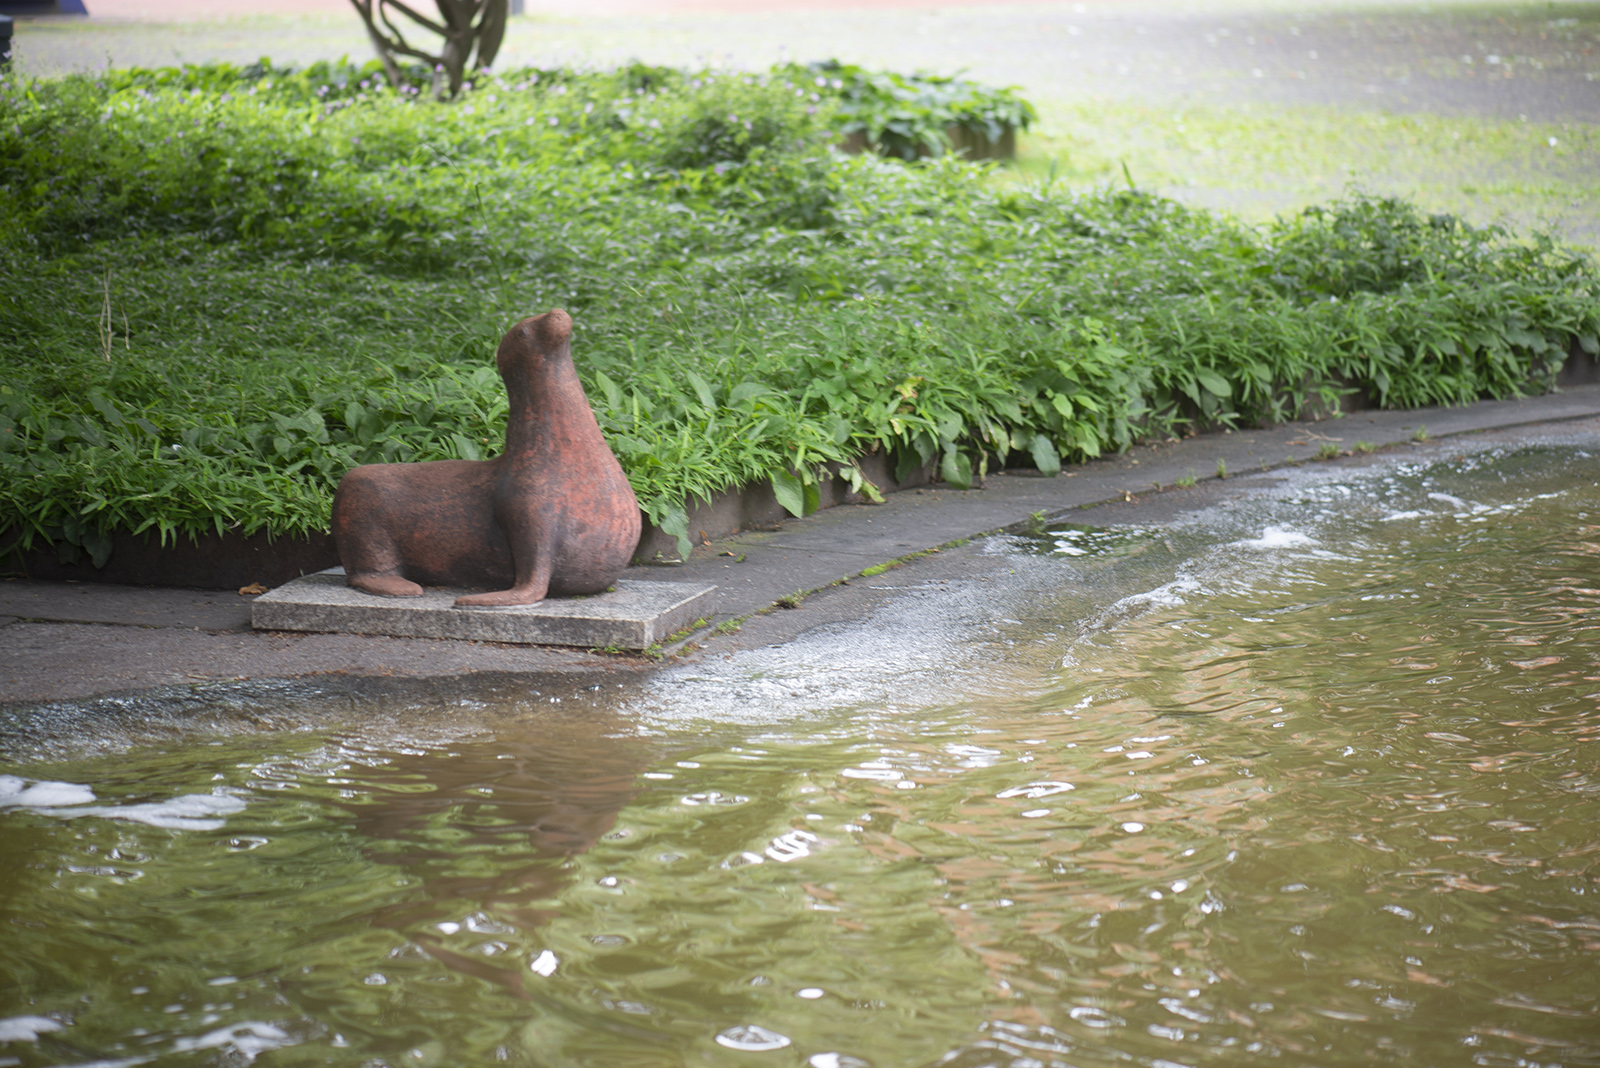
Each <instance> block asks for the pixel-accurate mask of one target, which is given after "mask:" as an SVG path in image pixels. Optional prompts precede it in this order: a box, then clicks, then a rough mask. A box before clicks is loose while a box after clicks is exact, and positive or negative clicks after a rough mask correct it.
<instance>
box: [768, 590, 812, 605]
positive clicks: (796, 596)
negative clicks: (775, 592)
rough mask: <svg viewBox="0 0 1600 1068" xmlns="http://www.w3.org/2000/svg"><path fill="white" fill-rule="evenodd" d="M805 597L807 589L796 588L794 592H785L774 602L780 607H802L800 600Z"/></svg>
mask: <svg viewBox="0 0 1600 1068" xmlns="http://www.w3.org/2000/svg"><path fill="white" fill-rule="evenodd" d="M805 599H806V591H805V590H795V591H794V592H793V593H786V594H784V595H783V596H782V597H779V598H778V599H777V600H776V601H773V602H772V603H773V604H774V605H776V606H777V607H779V608H799V607H800V602H801V601H803V600H805Z"/></svg>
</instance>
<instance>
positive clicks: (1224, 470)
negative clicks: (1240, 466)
mask: <svg viewBox="0 0 1600 1068" xmlns="http://www.w3.org/2000/svg"><path fill="white" fill-rule="evenodd" d="M1217 477H1218V478H1227V477H1228V461H1227V460H1218V461H1217Z"/></svg>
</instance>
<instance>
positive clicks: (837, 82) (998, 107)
mask: <svg viewBox="0 0 1600 1068" xmlns="http://www.w3.org/2000/svg"><path fill="white" fill-rule="evenodd" d="M804 69H805V71H806V72H807V73H808V74H809V75H810V76H811V81H812V83H813V84H814V85H816V86H817V87H818V91H819V93H820V94H822V95H827V96H832V97H835V98H836V100H837V102H838V112H837V114H838V121H837V122H836V123H835V126H836V128H837V129H838V130H839V132H840V133H842V134H845V135H846V136H849V135H851V134H859V135H860V137H861V140H862V142H863V143H864V144H865V145H866V146H868V147H870V148H872V149H873V150H874V151H877V152H881V153H883V154H884V155H888V156H895V157H897V158H899V159H903V160H915V159H917V158H918V157H919V156H941V155H944V154H945V153H946V152H949V151H950V150H951V144H950V134H949V131H950V128H951V127H966V128H967V129H969V130H973V131H976V132H979V133H981V134H983V136H984V137H985V138H986V139H987V140H988V141H989V142H991V143H995V144H997V143H999V141H1000V138H1001V136H1002V135H1003V134H1004V133H1005V132H1006V130H1008V129H1011V130H1026V129H1027V128H1028V127H1029V126H1030V125H1032V123H1033V121H1034V119H1036V118H1037V117H1038V115H1037V113H1036V112H1035V111H1034V109H1033V105H1032V104H1030V103H1029V102H1028V101H1026V100H1024V99H1023V98H1022V97H1021V96H1020V95H1018V93H1017V91H1016V90H1015V89H994V88H991V87H989V86H986V85H980V84H978V83H977V82H969V81H967V80H965V79H963V78H954V77H947V76H942V75H937V74H910V75H908V74H896V73H895V72H893V71H869V70H865V69H863V68H861V67H858V66H854V65H852V64H846V63H840V62H838V61H836V60H828V61H826V62H822V63H812V64H810V66H808V67H806V68H804Z"/></svg>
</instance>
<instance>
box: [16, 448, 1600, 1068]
mask: <svg viewBox="0 0 1600 1068" xmlns="http://www.w3.org/2000/svg"><path fill="white" fill-rule="evenodd" d="M1597 482H1600V458H1596V456H1593V455H1590V454H1589V453H1588V452H1586V451H1585V450H1584V449H1582V448H1580V447H1574V446H1570V445H1568V446H1549V447H1544V448H1537V449H1529V450H1523V451H1519V452H1511V453H1505V454H1500V453H1492V452H1482V453H1478V454H1475V455H1470V456H1466V457H1465V458H1460V459H1457V460H1455V461H1453V462H1449V463H1437V464H1434V465H1431V466H1424V465H1420V464H1418V465H1413V466H1405V465H1401V464H1397V463H1390V464H1387V465H1381V466H1376V467H1373V468H1370V469H1367V470H1363V471H1339V472H1328V471H1322V472H1314V473H1309V474H1305V475H1302V476H1300V477H1299V478H1298V480H1297V481H1295V482H1293V483H1291V484H1290V485H1288V486H1287V487H1285V488H1284V489H1282V490H1280V491H1278V492H1276V493H1274V494H1270V495H1268V496H1265V497H1261V498H1257V499H1254V500H1249V501H1244V502H1239V503H1236V504H1233V505H1231V506H1228V507H1222V508H1217V509H1214V510H1212V511H1210V512H1207V513H1203V514H1201V515H1199V516H1197V517H1194V518H1193V519H1191V520H1189V521H1186V522H1183V523H1180V524H1178V525H1177V526H1175V527H1171V528H1168V529H1163V530H1150V531H1139V530H1133V531H1112V532H1094V531H1083V530H1077V529H1074V528H1071V527H1066V526H1061V527H1058V528H1052V529H1051V530H1050V531H1048V532H1046V533H1044V534H1042V535H1040V536H1039V537H1036V538H1014V539H995V540H993V541H990V542H988V543H986V544H985V545H983V546H981V547H980V548H979V549H978V550H977V551H976V552H975V555H974V558H973V566H972V568H971V573H970V577H968V578H955V577H951V578H949V579H948V580H940V581H930V582H929V583H928V584H927V585H926V587H925V588H922V589H918V590H914V591H912V592H911V593H909V594H908V595H906V596H904V597H902V598H900V599H898V600H896V601H894V602H892V604H891V606H890V607H889V608H887V609H885V610H884V611H883V612H882V613H880V614H879V616H877V617H876V618H873V619H869V620H863V621H861V622H859V623H857V624H852V625H850V626H847V627H837V628H833V629H829V630H825V631H821V632H815V633H813V634H811V635H808V636H807V637H806V638H804V639H803V640H801V641H798V642H795V643H792V644H790V645H787V646H783V647H779V648H777V649H773V650H769V651H765V652H762V653H759V654H743V655H739V656H736V657H734V658H732V659H726V660H718V661H708V662H706V663H703V664H696V665H691V666H689V667H687V668H683V669H679V670H677V671H675V672H673V673H670V674H668V675H666V676H664V677H662V678H660V679H658V680H656V681H654V682H653V683H651V684H650V685H649V687H648V688H647V689H646V690H645V691H644V692H642V693H641V692H638V691H622V690H617V691H615V692H610V691H601V692H593V693H578V694H573V695H567V696H566V697H565V698H563V699H561V700H559V701H557V700H554V699H552V698H551V697H549V696H541V697H533V696H530V695H526V694H522V695H517V694H513V693H509V692H506V691H505V690H503V689H502V690H499V691H492V692H491V691H489V690H485V691H483V692H482V693H478V694H474V695H469V697H468V698H463V699H459V700H455V701H453V702H452V704H451V706H450V707H449V708H447V709H445V710H444V711H445V713H446V714H444V715H440V714H439V712H438V710H436V709H428V708H418V709H411V710H406V709H399V710H398V711H396V708H394V707H389V708H387V710H386V711H384V712H383V713H382V715H379V714H377V713H373V714H372V715H370V716H369V717H368V719H369V721H370V722H369V723H368V724H367V725H366V726H350V725H348V724H349V723H350V722H352V721H353V720H354V719H359V718H361V717H360V716H354V717H353V716H352V715H351V714H350V713H349V712H348V705H347V703H346V705H345V706H341V707H343V708H345V711H344V712H339V711H338V709H335V708H334V702H333V701H332V699H329V702H328V704H327V708H326V709H325V710H324V712H323V713H319V712H318V706H317V704H316V702H315V701H314V700H313V701H311V702H310V704H309V705H308V706H307V708H306V710H305V712H304V714H303V715H301V716H300V718H299V719H298V720H297V721H296V729H286V730H273V731H266V732H262V731H260V730H259V729H256V730H247V729H246V727H247V726H248V725H250V724H252V723H256V724H257V726H259V721H260V719H261V717H260V716H259V715H255V714H246V713H242V712H238V711H237V709H234V710H233V711H230V710H229V709H230V708H231V707H232V706H227V705H226V702H223V703H222V704H219V705H218V706H217V707H216V708H214V709H211V710H209V711H206V712H204V714H201V713H196V714H195V715H196V717H197V718H198V719H199V720H201V721H203V724H204V728H203V729H201V728H196V730H195V731H194V732H192V733H191V734H190V735H188V736H187V737H186V736H185V735H184V734H183V732H182V731H179V732H178V733H177V735H176V738H175V740H172V741H168V742H166V743H164V744H163V746H161V747H145V748H136V749H132V750H125V751H117V752H99V753H98V755H93V756H79V757H75V758H73V759H52V760H49V761H46V762H39V761H37V760H29V761H26V762H19V763H13V764H11V765H8V766H5V767H3V768H0V770H3V771H7V772H9V773H10V774H11V775H12V776H13V778H11V779H4V780H0V805H4V806H6V807H4V808H0V857H3V858H4V861H5V863H4V864H3V865H0V1065H24V1066H34V1065H74V1064H90V1063H93V1064H97V1065H132V1064H142V1063H150V1064H162V1065H238V1064H247V1063H251V1062H252V1061H254V1062H255V1063H258V1064H261V1065H301V1064H338V1065H345V1064H348V1065H365V1066H377V1065H390V1066H399V1065H413V1064H414V1065H478V1064H492V1063H498V1062H508V1063H512V1064H536V1065H550V1066H558V1065H583V1066H591V1065H594V1066H598V1065H605V1066H612V1065H620V1066H658V1065H659V1066H669V1065H718V1066H720V1065H729V1066H732V1065H761V1064H767V1065H774V1066H779V1065H789V1066H798V1065H809V1066H813V1068H848V1066H854V1065H862V1064H865V1065H872V1066H877V1068H888V1066H899V1065H907V1066H921V1065H934V1064H944V1065H951V1066H956V1068H978V1066H987V1065H1005V1066H1010V1068H1038V1066H1046V1065H1051V1066H1054V1065H1072V1066H1080V1068H1087V1066H1100V1065H1138V1066H1149V1068H1172V1066H1179V1065H1183V1066H1196V1068H1198V1066H1213V1065H1214V1066H1223V1065H1227V1066H1233V1065H1250V1064H1263V1065H1265V1064H1274V1065H1318V1066H1339V1065H1366V1064H1372V1063H1395V1064H1406V1065H1463V1066H1466V1065H1484V1066H1501V1065H1505V1066H1512V1065H1527V1066H1532V1065H1562V1066H1566V1065H1588V1064H1600V745H1597V741H1600V710H1597V708H1596V698H1597V696H1600V648H1597V645H1596V635H1597V631H1596V624H1595V621H1594V620H1593V619H1592V618H1591V617H1592V616H1593V615H1594V614H1595V613H1596V612H1597V611H1600V496H1597V491H1596V489H1595V485H1596V483H1597ZM134 712H135V713H137V709H135V710H134ZM358 712H359V710H358ZM336 713H338V714H336ZM319 716H320V717H321V718H319ZM10 728H11V730H12V734H11V736H12V737H14V738H19V739H24V740H26V739H27V738H28V735H27V731H26V730H25V729H23V728H21V727H19V725H18V724H17V723H15V722H13V723H11V724H10ZM97 729H98V728H97V727H96V721H95V719H94V717H93V716H89V717H87V719H86V721H85V722H81V723H76V724H75V725H74V726H72V727H70V728H62V727H59V726H58V727H51V728H50V730H51V731H53V732H54V734H53V735H52V736H51V737H49V738H46V737H44V735H42V734H41V735H40V736H39V738H37V739H35V741H38V742H39V744H41V745H44V744H46V743H49V744H50V745H56V746H58V747H59V745H62V744H66V743H67V742H71V743H74V744H79V745H82V746H87V747H89V748H91V749H93V748H95V746H96V745H97V744H98V745H99V748H100V749H102V750H103V749H105V748H107V745H106V743H104V741H103V738H102V740H101V742H99V743H97V742H96V738H97V735H96V731H97ZM74 731H75V732H77V736H76V738H73V737H69V736H70V735H72V733H73V732H74ZM208 732H209V733H208ZM63 738H65V742H64V741H63ZM41 739H42V740H41ZM17 744H18V748H19V754H18V755H21V753H20V750H21V749H22V748H26V747H25V746H24V745H23V743H22V742H18V743H17ZM30 744H31V743H30ZM112 748H115V747H112ZM19 791H27V792H19ZM91 792H92V794H93V798H92V799H90V797H89V794H90V793H91Z"/></svg>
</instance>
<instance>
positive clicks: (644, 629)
mask: <svg viewBox="0 0 1600 1068" xmlns="http://www.w3.org/2000/svg"><path fill="white" fill-rule="evenodd" d="M715 590H716V587H715V586H709V585H702V584H698V583H687V582H653V581H638V580H630V579H622V580H619V581H618V582H617V584H616V586H615V588H614V589H612V590H611V591H609V592H607V593H602V594H597V595H595V596H593V597H558V598H550V599H547V600H544V601H541V602H539V603H538V604H533V605H515V606H511V607H505V608H457V607H456V604H455V600H456V598H457V597H459V596H460V595H461V594H463V593H467V592H470V591H467V590H455V589H445V588H439V587H435V588H431V589H426V590H424V592H423V594H422V596H420V597H380V596H377V595H375V594H370V593H365V592H363V591H361V590H357V589H353V588H351V587H350V586H349V585H347V584H346V583H345V577H344V570H343V569H342V568H331V569H329V570H327V571H319V572H318V573H316V574H315V575H306V576H304V577H302V578H298V579H295V580H293V581H291V582H287V583H285V584H284V585H282V586H279V587H278V588H277V589H275V590H272V591H271V592H269V593H264V594H262V595H261V596H260V597H258V598H256V600H255V602H254V603H253V604H252V605H251V606H250V625H251V626H252V627H254V628H255V629H257V630H289V631H313V632H320V633H345V634H374V635H385V636H388V637H394V638H450V639H456V640H461V641H486V642H508V643H512V644H518V645H569V646H578V647H581V648H588V649H606V648H615V649H646V648H648V647H650V646H651V645H654V644H656V643H658V642H660V641H662V640H664V639H665V638H667V637H668V636H669V635H671V634H674V633H676V632H677V631H679V630H681V629H683V628H684V627H686V626H688V625H689V624H691V623H693V622H694V621H695V620H696V619H699V618H700V617H702V616H706V615H709V614H710V611H711V602H712V599H713V593H714V592H715Z"/></svg>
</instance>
